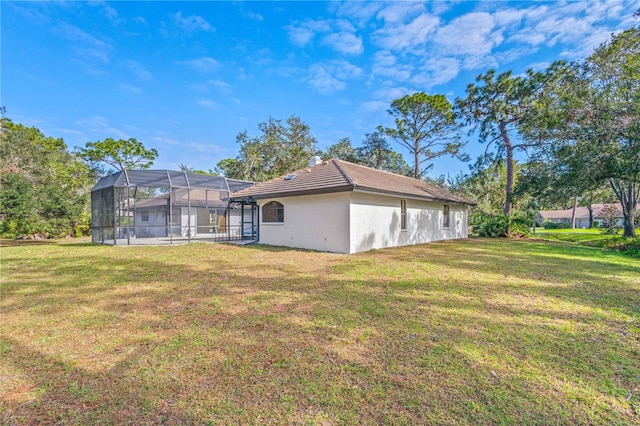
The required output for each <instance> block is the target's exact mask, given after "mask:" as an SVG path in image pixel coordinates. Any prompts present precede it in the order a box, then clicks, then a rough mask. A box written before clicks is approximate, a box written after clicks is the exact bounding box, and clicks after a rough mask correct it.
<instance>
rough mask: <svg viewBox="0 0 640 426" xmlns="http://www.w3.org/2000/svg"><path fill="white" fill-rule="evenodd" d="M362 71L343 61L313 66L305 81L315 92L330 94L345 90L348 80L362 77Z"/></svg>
mask: <svg viewBox="0 0 640 426" xmlns="http://www.w3.org/2000/svg"><path fill="white" fill-rule="evenodd" d="M361 74H362V69H361V68H359V67H357V66H355V65H353V64H351V63H349V62H347V61H343V60H335V61H329V62H321V63H317V64H313V65H311V66H310V67H309V69H308V71H307V77H306V78H305V79H304V81H305V82H306V83H307V84H308V85H309V86H311V87H312V88H313V89H314V90H315V91H317V92H319V93H323V94H330V93H335V92H339V91H341V90H344V89H345V88H346V87H347V83H346V81H347V80H350V79H353V78H357V77H360V75H361Z"/></svg>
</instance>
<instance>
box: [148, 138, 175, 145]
mask: <svg viewBox="0 0 640 426" xmlns="http://www.w3.org/2000/svg"><path fill="white" fill-rule="evenodd" d="M150 139H151V140H152V141H154V142H157V143H160V144H163V145H180V141H179V140H177V139H174V138H169V137H166V136H152V137H151V138H150Z"/></svg>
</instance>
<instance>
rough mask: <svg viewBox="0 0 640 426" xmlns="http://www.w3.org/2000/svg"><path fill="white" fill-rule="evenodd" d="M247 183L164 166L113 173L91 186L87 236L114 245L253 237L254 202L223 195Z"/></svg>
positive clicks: (256, 227)
mask: <svg viewBox="0 0 640 426" xmlns="http://www.w3.org/2000/svg"><path fill="white" fill-rule="evenodd" d="M252 185H254V183H253V182H246V181H239V180H233V179H227V178H224V177H221V176H208V175H201V174H196V173H189V172H178V171H170V170H124V171H121V172H118V173H114V174H112V175H109V176H107V177H104V178H102V179H100V180H99V181H98V183H97V184H96V186H95V187H94V188H93V189H92V190H91V239H92V241H93V242H94V243H101V244H115V245H118V244H124V245H133V244H174V243H184V242H193V241H209V242H216V241H255V240H257V237H258V235H257V231H258V226H257V224H258V220H257V216H258V210H257V207H256V205H255V203H254V202H252V201H251V200H248V201H241V202H230V201H229V196H230V194H231V193H233V192H236V191H239V190H241V189H244V188H247V187H249V186H252Z"/></svg>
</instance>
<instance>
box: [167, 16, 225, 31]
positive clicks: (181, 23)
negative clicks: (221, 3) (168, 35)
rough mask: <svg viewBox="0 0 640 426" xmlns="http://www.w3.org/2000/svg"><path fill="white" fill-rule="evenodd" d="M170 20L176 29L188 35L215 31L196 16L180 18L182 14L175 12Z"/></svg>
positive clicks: (206, 22) (201, 18) (205, 21)
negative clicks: (196, 32)
mask: <svg viewBox="0 0 640 426" xmlns="http://www.w3.org/2000/svg"><path fill="white" fill-rule="evenodd" d="M171 18H172V19H173V22H174V23H175V24H176V25H177V26H178V28H180V29H182V30H183V31H186V32H189V33H191V32H195V31H207V32H210V31H215V28H213V27H212V26H211V24H210V23H209V22H208V21H207V20H206V19H204V18H203V17H201V16H198V15H191V16H182V12H177V13H176V14H175V15H172V16H171Z"/></svg>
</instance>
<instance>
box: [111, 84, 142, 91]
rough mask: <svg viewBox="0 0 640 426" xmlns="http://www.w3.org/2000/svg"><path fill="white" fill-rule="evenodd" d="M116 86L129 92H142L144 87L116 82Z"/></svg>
mask: <svg viewBox="0 0 640 426" xmlns="http://www.w3.org/2000/svg"><path fill="white" fill-rule="evenodd" d="M116 87H118V89H120V90H123V91H125V92H129V93H142V88H140V87H138V86H134V85H133V84H129V83H116Z"/></svg>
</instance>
